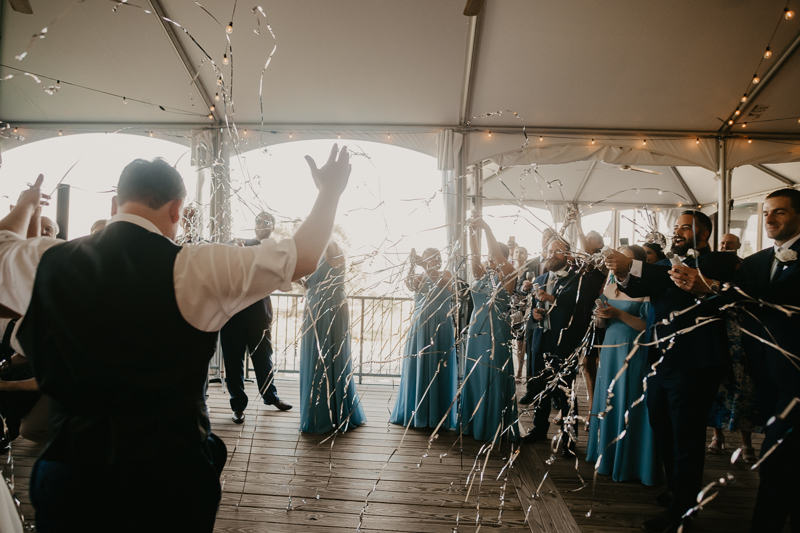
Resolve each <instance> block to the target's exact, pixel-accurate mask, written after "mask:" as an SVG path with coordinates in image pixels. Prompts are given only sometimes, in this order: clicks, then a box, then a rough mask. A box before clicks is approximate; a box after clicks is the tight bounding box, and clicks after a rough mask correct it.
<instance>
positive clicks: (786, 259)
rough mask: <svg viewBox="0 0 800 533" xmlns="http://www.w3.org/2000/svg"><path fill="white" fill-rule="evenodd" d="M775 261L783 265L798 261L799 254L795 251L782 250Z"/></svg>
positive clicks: (776, 255)
mask: <svg viewBox="0 0 800 533" xmlns="http://www.w3.org/2000/svg"><path fill="white" fill-rule="evenodd" d="M775 259H777V260H778V261H780V262H781V263H791V262H792V261H797V252H795V251H794V250H781V251H779V252H778V253H776V254H775Z"/></svg>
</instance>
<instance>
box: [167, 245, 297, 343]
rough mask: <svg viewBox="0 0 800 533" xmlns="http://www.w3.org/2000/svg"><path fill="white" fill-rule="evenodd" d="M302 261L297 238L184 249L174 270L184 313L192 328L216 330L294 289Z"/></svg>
mask: <svg viewBox="0 0 800 533" xmlns="http://www.w3.org/2000/svg"><path fill="white" fill-rule="evenodd" d="M296 262H297V250H296V248H295V243H294V240H293V239H285V240H282V241H280V242H276V241H275V240H273V239H267V240H265V241H263V242H262V243H261V244H260V245H258V246H248V247H238V246H226V245H222V244H206V245H199V246H187V247H184V248H183V249H182V250H181V251H180V252H179V253H178V257H177V258H176V260H175V267H174V271H173V276H174V281H175V297H176V298H177V301H178V308H179V309H180V312H181V315H183V318H184V319H186V321H187V322H189V324H191V325H192V326H194V327H196V328H197V329H199V330H201V331H216V330H218V329H220V328H221V327H222V326H223V325H225V323H226V322H227V321H228V319H230V318H231V317H232V316H233V315H235V314H236V313H238V312H239V311H241V310H242V309H244V308H246V307H247V306H249V305H251V304H253V303H254V302H256V301H258V300H260V299H262V298H264V297H266V296H268V295H269V294H270V293H272V292H274V291H276V290H291V282H292V277H293V276H294V269H295V264H296Z"/></svg>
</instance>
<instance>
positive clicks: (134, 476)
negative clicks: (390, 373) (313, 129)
mask: <svg viewBox="0 0 800 533" xmlns="http://www.w3.org/2000/svg"><path fill="white" fill-rule="evenodd" d="M337 152H338V149H337V146H336V145H334V147H333V149H332V150H331V154H330V158H329V159H328V162H327V164H326V165H325V166H323V167H322V168H320V169H318V168H317V167H316V164H315V163H314V161H313V160H312V159H311V158H310V157H307V160H308V162H309V166H310V167H311V174H312V177H313V178H314V181H315V183H316V185H317V187H318V189H319V195H318V197H317V200H316V202H315V204H314V207H313V208H312V210H311V213H310V214H309V216H308V218H307V219H306V221H305V222H304V223H303V224H302V226H301V227H300V228H299V229H298V230H297V232H296V233H295V235H294V237H293V238H291V239H286V240H283V241H281V242H276V241H274V240H272V239H268V240H265V241H264V242H262V243H261V245H260V246H252V247H248V248H240V247H231V246H225V245H214V244H209V245H206V246H190V247H180V246H178V245H176V244H175V243H174V242H173V240H174V239H175V235H176V233H177V228H178V223H179V221H180V218H181V212H182V207H183V199H184V197H185V195H186V191H185V188H184V186H183V180H182V179H181V177H180V175H179V174H178V173H177V171H175V169H174V168H172V167H170V166H169V165H168V164H166V163H165V162H164V161H163V160H154V161H152V162H148V161H143V160H136V161H134V162H133V163H131V164H130V165H128V166H127V167H126V168H125V169H124V170H123V172H122V175H121V176H120V182H119V186H118V214H117V215H115V216H114V217H112V219H111V220H110V221H109V223H108V226H107V227H106V229H104V230H103V231H102V232H99V233H97V234H95V235H92V236H89V237H85V238H82V239H77V240H75V241H71V242H69V243H64V242H63V241H57V240H54V239H50V238H37V239H28V240H25V239H24V237H23V236H24V235H25V234H26V232H27V226H28V224H29V221H30V219H31V217H32V216H33V215H34V214H35V211H36V209H37V207H38V205H39V202H40V193H39V190H38V189H39V186H40V185H41V178H40V179H38V180H37V182H36V184H34V186H33V187H32V188H31V189H30V190H29V191H26V192H25V193H23V195H22V196H21V197H20V201H19V202H18V204H17V207H16V208H15V209H14V211H12V213H11V214H10V215H9V216H7V217H6V218H5V219H3V220H2V221H0V287H3V289H2V291H1V292H0V306H1V307H0V310H2V311H3V313H2V314H6V315H23V314H24V315H25V317H24V319H23V320H22V321H21V325H20V326H19V328H18V332H17V341H18V343H17V344H18V346H17V347H18V348H20V349H21V351H22V352H23V353H25V354H26V355H27V356H28V357H29V359H30V361H31V363H32V365H33V367H34V370H35V373H36V378H37V382H38V383H39V387H40V389H41V390H42V392H43V393H45V394H47V395H48V396H50V398H51V427H50V438H49V441H48V445H47V448H46V449H45V451H44V452H43V453H42V456H41V457H40V458H39V460H38V461H37V463H36V465H35V466H34V469H33V472H32V476H31V501H32V502H33V504H34V507H35V508H36V522H37V529H38V530H39V531H43V532H45V533H46V532H48V531H66V530H74V528H78V529H80V530H81V531H112V530H113V531H148V530H150V531H152V530H157V531H162V530H164V531H166V530H177V529H178V528H180V529H181V530H186V531H212V530H213V526H214V519H215V516H216V510H217V507H218V505H219V500H220V496H221V491H220V484H219V475H220V472H221V470H222V465H223V464H224V461H225V458H226V453H225V447H224V444H222V441H220V440H219V439H218V438H216V437H215V436H214V435H213V434H211V431H210V426H209V421H208V417H207V415H206V410H205V402H204V398H203V385H204V382H205V378H206V373H207V365H208V361H209V359H210V357H211V355H212V354H213V351H214V348H215V346H216V335H217V333H216V332H217V331H218V330H219V329H220V328H221V327H222V326H223V325H224V324H225V322H226V321H227V320H228V319H229V318H230V317H231V316H233V315H234V314H236V313H237V312H238V311H240V310H242V309H244V308H245V307H247V306H249V305H250V304H252V303H253V302H256V301H258V300H260V299H262V298H264V297H265V296H266V295H268V294H269V293H270V292H272V291H274V290H275V289H277V288H279V287H281V286H286V285H288V284H289V282H291V281H293V280H296V279H299V278H301V277H303V276H306V275H308V274H310V273H312V272H313V271H314V270H315V269H316V266H317V262H318V261H319V258H320V257H321V255H322V253H323V251H324V249H325V246H326V244H327V242H328V239H329V237H330V234H331V229H332V226H333V220H334V215H335V212H336V208H337V205H338V201H339V198H340V196H341V194H342V192H343V191H344V189H345V187H346V185H347V181H348V177H349V174H350V165H349V157H348V153H347V151H346V149H345V148H344V147H343V148H342V151H341V154H339V157H338V158H337ZM156 473H158V474H160V476H161V477H160V478H159V479H160V481H159V489H161V490H164V491H165V492H168V493H169V497H159V496H156V495H155V494H154V492H155V490H156V487H155V481H154V474H156Z"/></svg>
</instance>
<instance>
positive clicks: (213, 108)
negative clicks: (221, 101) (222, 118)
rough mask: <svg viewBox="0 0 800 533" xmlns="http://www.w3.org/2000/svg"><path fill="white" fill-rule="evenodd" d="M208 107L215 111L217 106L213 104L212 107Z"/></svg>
mask: <svg viewBox="0 0 800 533" xmlns="http://www.w3.org/2000/svg"><path fill="white" fill-rule="evenodd" d="M208 109H210V110H211V111H214V110H215V109H216V107H214V106H213V105H212V106H211V107H209V108H208Z"/></svg>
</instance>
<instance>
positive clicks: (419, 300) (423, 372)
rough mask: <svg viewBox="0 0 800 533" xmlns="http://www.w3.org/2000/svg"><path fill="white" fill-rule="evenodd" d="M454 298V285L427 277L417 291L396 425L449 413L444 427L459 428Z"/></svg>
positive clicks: (420, 423)
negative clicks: (451, 309) (439, 283)
mask: <svg viewBox="0 0 800 533" xmlns="http://www.w3.org/2000/svg"><path fill="white" fill-rule="evenodd" d="M452 296H453V293H452V292H451V291H450V289H448V288H447V287H439V286H438V284H436V283H434V282H433V281H432V280H431V279H430V278H429V277H427V276H425V277H424V280H423V281H422V285H421V286H420V288H419V290H418V291H417V292H416V293H415V294H414V314H413V315H412V317H411V328H410V329H409V332H408V341H407V342H406V346H405V349H404V350H403V369H402V372H401V374H400V388H399V389H398V391H397V401H396V402H395V404H394V410H393V411H392V417H391V419H390V421H391V423H392V424H401V425H403V426H407V425H408V424H409V423H411V425H412V426H414V427H436V426H437V425H438V424H439V422H440V421H441V420H442V419H443V418H444V417H445V416H446V417H447V418H446V419H445V420H444V423H443V424H442V427H444V428H448V429H452V428H454V427H455V426H456V420H457V416H458V407H457V406H454V405H451V404H452V403H453V398H454V397H455V395H456V388H457V387H458V368H457V366H456V365H457V362H456V341H455V332H454V331H453V320H452V318H451V317H450V301H451V299H452ZM437 370H438V374H437Z"/></svg>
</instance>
